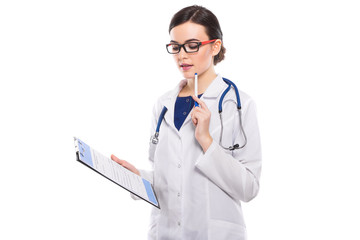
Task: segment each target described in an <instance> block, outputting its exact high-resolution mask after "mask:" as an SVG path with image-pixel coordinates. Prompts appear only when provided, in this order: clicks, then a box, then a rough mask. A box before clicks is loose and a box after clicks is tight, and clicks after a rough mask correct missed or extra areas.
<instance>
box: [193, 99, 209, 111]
mask: <svg viewBox="0 0 360 240" xmlns="http://www.w3.org/2000/svg"><path fill="white" fill-rule="evenodd" d="M191 96H192V98H193V99H194V101H196V102H197V103H198V104H199V105H200V106H201V108H204V109H205V110H208V108H207V106H206V104H205V103H204V102H203V101H202V100H200V98H198V97H197V96H195V95H191Z"/></svg>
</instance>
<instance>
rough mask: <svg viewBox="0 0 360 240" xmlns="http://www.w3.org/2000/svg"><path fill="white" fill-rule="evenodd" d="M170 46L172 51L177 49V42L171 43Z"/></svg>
mask: <svg viewBox="0 0 360 240" xmlns="http://www.w3.org/2000/svg"><path fill="white" fill-rule="evenodd" d="M170 47H171V49H172V50H173V51H179V45H178V44H171V45H170Z"/></svg>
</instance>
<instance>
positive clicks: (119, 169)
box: [74, 137, 160, 209]
mask: <svg viewBox="0 0 360 240" xmlns="http://www.w3.org/2000/svg"><path fill="white" fill-rule="evenodd" d="M74 143H75V152H76V160H77V161H78V162H80V163H82V164H84V165H85V166H87V167H89V168H90V169H92V170H94V171H95V172H96V173H98V174H100V175H101V176H103V177H105V178H107V179H108V180H110V181H111V182H113V183H115V184H117V185H119V186H120V187H122V188H123V189H125V190H127V191H129V192H130V193H132V194H134V195H135V196H137V197H139V198H141V199H143V200H144V201H146V202H148V203H150V204H151V205H153V206H155V207H157V208H159V209H160V205H159V201H158V199H157V197H156V194H155V191H154V188H153V186H152V185H151V183H150V182H149V181H148V180H146V179H144V178H142V177H140V176H138V175H137V174H135V173H133V172H131V171H129V170H128V169H126V168H124V167H123V166H121V165H120V164H118V163H117V162H115V161H113V160H111V159H110V158H108V157H105V156H104V155H102V154H101V153H99V152H97V151H96V150H94V149H93V148H91V147H90V146H89V145H87V144H86V143H84V142H83V141H81V140H80V139H78V138H76V137H74Z"/></svg>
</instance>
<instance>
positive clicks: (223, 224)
mask: <svg viewBox="0 0 360 240" xmlns="http://www.w3.org/2000/svg"><path fill="white" fill-rule="evenodd" d="M223 239H226V240H246V239H247V234H246V228H245V227H244V226H242V225H239V224H235V223H231V222H227V221H223V220H215V219H210V220H209V240H223Z"/></svg>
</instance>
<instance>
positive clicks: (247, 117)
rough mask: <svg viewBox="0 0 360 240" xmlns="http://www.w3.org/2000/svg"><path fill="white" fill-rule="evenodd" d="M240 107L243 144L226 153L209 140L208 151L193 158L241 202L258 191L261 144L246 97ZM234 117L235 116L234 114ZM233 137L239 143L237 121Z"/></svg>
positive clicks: (239, 136) (250, 104) (240, 141)
mask: <svg viewBox="0 0 360 240" xmlns="http://www.w3.org/2000/svg"><path fill="white" fill-rule="evenodd" d="M247 103H248V104H247V107H246V110H245V111H244V108H243V111H244V112H243V118H242V119H243V127H244V130H245V133H246V136H247V145H246V146H245V147H244V148H243V149H238V150H234V151H233V152H232V153H230V152H229V151H228V150H225V149H223V148H222V147H221V146H220V145H219V143H218V142H217V141H216V140H213V142H212V144H211V145H210V147H209V148H208V150H207V151H206V152H205V153H204V154H202V155H200V157H199V158H198V159H197V161H196V166H197V168H198V169H199V170H200V171H201V172H202V173H203V174H204V175H205V176H207V177H208V178H209V179H210V180H211V181H212V182H214V183H215V184H216V185H217V186H218V187H219V188H221V189H222V190H223V191H225V192H226V193H227V194H229V195H230V196H231V197H233V198H234V199H237V200H241V201H243V202H248V201H250V200H252V199H253V198H254V197H255V196H256V195H257V193H258V191H259V178H260V173H261V146H260V135H259V129H258V123H257V118H256V107H255V104H254V102H253V101H252V100H251V99H250V100H249V101H248V102H247ZM236 117H237V118H238V115H237V114H236ZM233 129H234V131H233V133H234V135H233V139H234V142H235V143H239V144H240V145H241V143H243V141H244V140H243V137H242V135H241V132H240V127H239V120H237V121H234V126H233Z"/></svg>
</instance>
